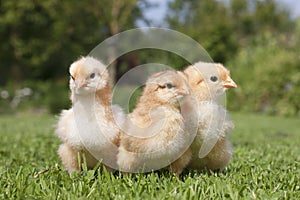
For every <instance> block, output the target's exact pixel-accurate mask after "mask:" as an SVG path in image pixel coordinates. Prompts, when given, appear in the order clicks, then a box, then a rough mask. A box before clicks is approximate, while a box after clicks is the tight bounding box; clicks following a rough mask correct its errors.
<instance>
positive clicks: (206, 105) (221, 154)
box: [184, 62, 237, 170]
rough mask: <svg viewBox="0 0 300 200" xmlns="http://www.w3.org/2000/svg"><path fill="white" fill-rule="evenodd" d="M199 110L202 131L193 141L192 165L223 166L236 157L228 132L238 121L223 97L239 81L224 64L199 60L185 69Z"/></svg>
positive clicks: (218, 167)
mask: <svg viewBox="0 0 300 200" xmlns="http://www.w3.org/2000/svg"><path fill="white" fill-rule="evenodd" d="M184 73H185V74H186V76H187V77H188V83H189V85H190V87H191V90H192V95H193V97H194V98H195V99H196V102H197V103H196V104H194V108H195V110H197V111H198V120H199V121H198V131H197V134H196V137H195V139H194V141H193V143H192V145H191V150H192V154H193V155H192V159H191V162H190V163H189V164H188V168H190V169H197V170H202V169H208V170H223V169H224V168H225V167H226V165H227V164H228V163H229V161H230V160H231V158H232V152H233V149H232V146H231V143H230V141H229V140H228V137H227V136H228V134H229V133H230V132H231V130H232V129H233V128H234V124H233V122H232V120H231V119H230V117H229V114H228V113H227V111H226V109H225V108H224V107H223V106H222V105H221V103H220V99H221V97H222V95H223V94H224V93H225V91H226V89H228V88H236V87H237V85H236V84H235V82H234V81H233V80H232V79H231V77H230V73H229V71H228V70H227V69H226V68H225V67H224V66H223V65H222V64H215V63H204V62H198V63H196V64H194V65H192V66H189V67H187V68H186V69H185V71H184Z"/></svg>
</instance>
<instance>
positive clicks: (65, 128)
mask: <svg viewBox="0 0 300 200" xmlns="http://www.w3.org/2000/svg"><path fill="white" fill-rule="evenodd" d="M69 72H70V89H71V100H72V108H71V109H69V110H63V111H62V113H61V115H60V117H59V120H58V123H57V127H56V131H55V132H56V135H57V136H58V137H59V138H60V140H61V141H62V142H63V143H62V144H61V145H60V147H59V150H58V155H59V156H60V158H61V160H62V163H63V164H64V165H65V167H66V169H67V171H68V172H69V173H72V172H73V171H80V170H81V166H80V165H81V164H82V162H83V157H81V156H79V155H82V154H84V156H85V158H86V164H87V167H88V168H93V167H95V166H96V165H97V163H98V162H99V160H101V161H102V164H104V165H105V166H106V167H107V169H108V170H109V171H113V169H117V164H116V155H117V149H118V147H117V145H118V142H119V128H118V127H117V126H116V124H115V122H114V118H113V114H112V110H111V95H112V92H111V88H110V85H109V75H108V72H107V70H106V67H105V66H104V65H103V64H102V63H101V62H99V61H98V60H96V59H94V58H92V57H82V58H80V59H79V60H77V61H76V62H74V63H73V64H71V66H70V69H69ZM78 156H79V157H78ZM78 158H80V160H81V162H79V160H78Z"/></svg>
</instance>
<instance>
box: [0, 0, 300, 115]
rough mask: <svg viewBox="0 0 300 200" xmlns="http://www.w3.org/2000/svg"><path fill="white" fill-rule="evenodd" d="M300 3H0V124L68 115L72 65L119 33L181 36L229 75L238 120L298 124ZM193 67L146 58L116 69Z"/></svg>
mask: <svg viewBox="0 0 300 200" xmlns="http://www.w3.org/2000/svg"><path fill="white" fill-rule="evenodd" d="M298 16H300V1H296V0H294V1H290V0H286V1H284V0H198V1H195V0H168V1H159V0H156V1H155V0H139V1H138V0H90V1H73V0H64V1H58V0H43V1H35V0H22V1H17V0H12V1H6V0H0V38H1V43H0V114H15V113H33V114H40V113H42V114H43V113H53V114H57V113H58V112H59V111H60V110H61V109H63V108H68V107H69V106H70V101H69V89H68V79H69V75H68V68H69V65H70V64H71V63H72V62H73V61H75V60H76V59H78V58H79V57H80V56H81V55H83V56H84V55H87V54H88V53H89V52H90V51H91V50H92V49H93V48H94V47H95V46H96V45H98V44H99V43H101V42H102V41H103V40H105V39H106V38H108V37H110V36H112V35H115V34H117V33H119V32H122V31H125V30H129V29H132V28H137V27H145V26H157V27H165V28H170V29H173V30H177V31H180V32H182V33H184V34H186V35H188V36H190V37H192V38H193V39H195V40H196V41H197V42H199V44H201V45H202V46H203V47H204V48H205V49H206V50H207V52H208V53H209V54H210V56H211V57H212V59H213V60H214V61H215V62H221V63H223V64H224V65H225V66H226V67H228V68H229V69H230V70H231V74H232V77H233V79H234V80H235V81H236V83H237V84H238V86H239V87H238V88H237V89H234V90H231V91H229V92H228V95H227V100H228V104H227V108H228V109H229V110H231V111H239V112H256V113H265V114H270V115H283V116H298V117H300V54H299V50H300V41H299V38H300V17H298ZM150 62H158V63H162V64H166V65H169V66H174V67H175V68H176V69H183V68H184V67H185V66H187V65H188V64H189V63H187V62H186V61H185V60H184V59H183V58H180V57H179V56H176V55H174V54H172V53H169V52H164V51H161V50H155V49H145V50H139V51H133V52H130V53H128V54H126V55H124V56H122V57H119V58H118V59H117V60H116V61H115V62H114V63H113V64H112V65H111V66H110V67H111V69H113V70H112V71H113V72H114V73H113V74H114V78H115V80H118V79H119V78H120V77H121V76H122V74H123V73H125V72H126V71H128V70H129V69H131V68H133V67H135V66H137V65H141V64H145V63H150Z"/></svg>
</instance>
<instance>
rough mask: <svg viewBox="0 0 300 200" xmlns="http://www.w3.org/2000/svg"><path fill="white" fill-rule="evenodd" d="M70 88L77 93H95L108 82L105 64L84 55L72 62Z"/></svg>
mask: <svg viewBox="0 0 300 200" xmlns="http://www.w3.org/2000/svg"><path fill="white" fill-rule="evenodd" d="M69 72H70V89H71V90H72V92H75V93H76V94H88V93H94V92H96V91H98V90H101V89H103V88H105V86H106V85H107V84H108V77H109V76H108V72H107V70H106V67H105V65H103V64H102V63H101V62H100V61H98V60H97V59H95V58H92V57H82V58H80V59H79V60H77V61H75V62H74V63H72V64H71V66H70V69H69Z"/></svg>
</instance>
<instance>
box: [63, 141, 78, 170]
mask: <svg viewBox="0 0 300 200" xmlns="http://www.w3.org/2000/svg"><path fill="white" fill-rule="evenodd" d="M58 155H59V157H60V158H61V161H62V163H63V165H64V166H65V167H66V169H67V171H68V172H69V173H72V172H73V171H76V172H79V171H80V168H79V166H78V151H77V150H75V149H72V148H71V147H70V146H69V145H67V144H61V145H60V146H59V149H58Z"/></svg>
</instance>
